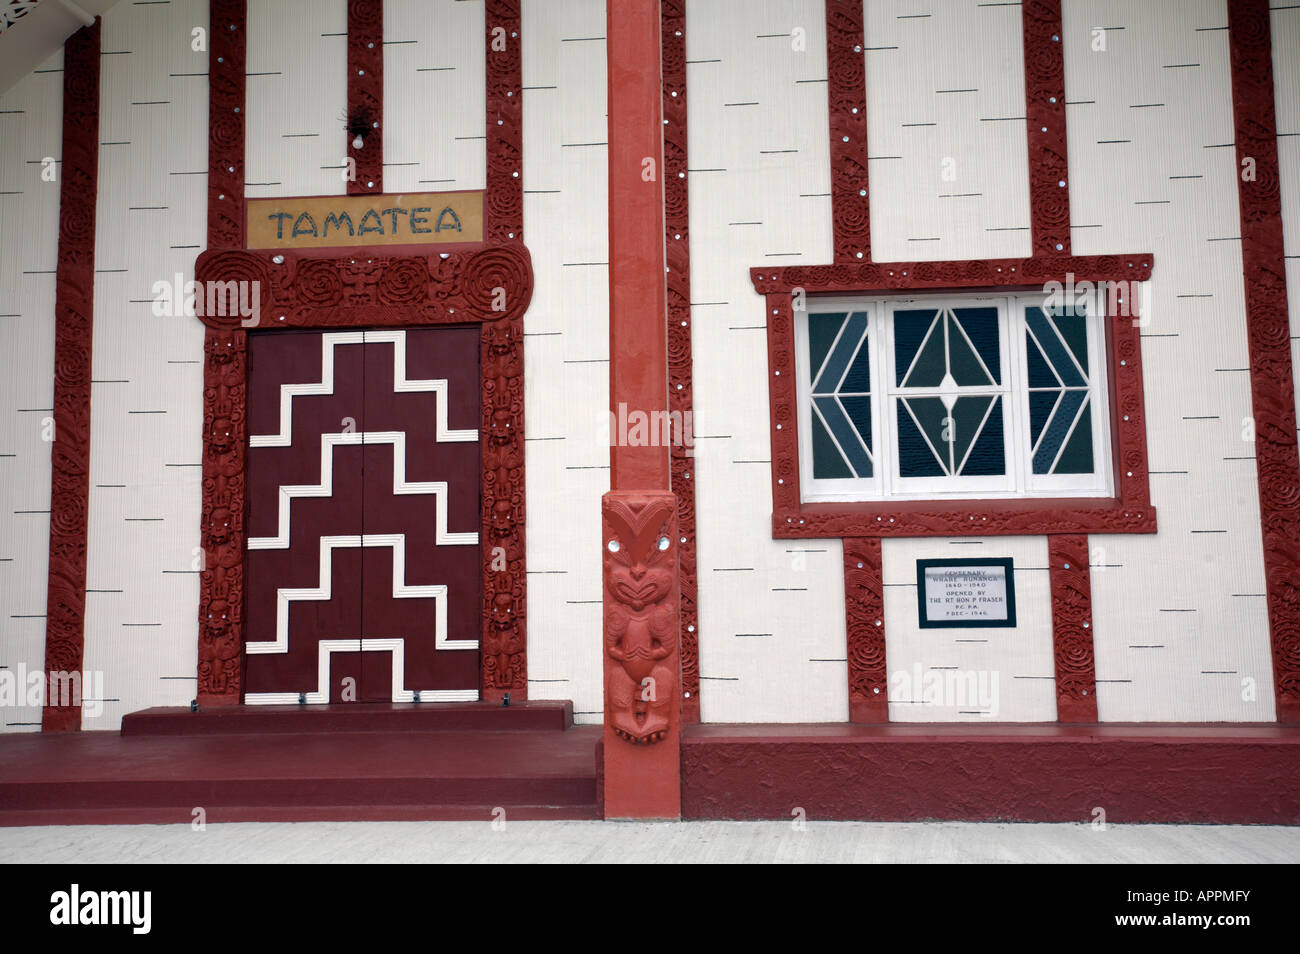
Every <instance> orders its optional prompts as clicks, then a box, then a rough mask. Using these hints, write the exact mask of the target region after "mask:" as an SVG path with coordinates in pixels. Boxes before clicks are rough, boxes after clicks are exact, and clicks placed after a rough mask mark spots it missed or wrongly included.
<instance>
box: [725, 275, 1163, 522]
mask: <svg viewBox="0 0 1300 954" xmlns="http://www.w3.org/2000/svg"><path fill="white" fill-rule="evenodd" d="M1153 261H1154V259H1153V257H1152V256H1150V255H1130V256H1057V257H1050V258H1049V257H1048V256H1044V255H1040V256H1035V257H1033V258H1022V259H992V260H976V261H958V262H871V263H858V264H853V265H848V264H844V265H810V266H803V265H799V266H793V267H788V268H770V267H767V268H753V269H751V270H750V276H751V278H752V279H753V282H754V288H755V290H756V291H758V292H759V293H760V294H765V295H766V296H767V342H768V371H769V379H768V394H769V401H770V405H771V407H770V416H771V438H772V505H773V513H772V535H773V536H774V537H778V538H782V537H785V538H802V537H926V536H995V535H1003V534H1013V535H1026V534H1028V535H1035V534H1050V533H1086V532H1098V533H1100V532H1104V533H1154V532H1155V530H1156V511H1155V508H1154V507H1152V506H1151V505H1150V498H1149V496H1148V493H1147V466H1146V459H1147V452H1146V434H1145V431H1144V429H1143V428H1142V420H1143V414H1142V404H1141V402H1142V361H1141V349H1140V347H1139V344H1140V342H1139V337H1138V335H1139V332H1138V329H1137V328H1136V327H1135V325H1134V320H1135V319H1133V318H1127V317H1116V318H1114V319H1113V320H1112V321H1111V322H1110V325H1111V330H1110V332H1109V334H1110V336H1111V338H1112V341H1113V347H1112V348H1111V362H1112V363H1111V369H1110V370H1111V375H1110V382H1111V383H1110V386H1111V388H1112V394H1113V395H1114V400H1113V401H1112V407H1114V408H1115V409H1116V413H1117V414H1121V416H1122V414H1127V415H1128V417H1129V420H1127V421H1122V422H1121V424H1120V426H1117V427H1116V428H1115V429H1114V435H1115V438H1114V439H1115V440H1116V442H1117V450H1116V453H1115V461H1116V486H1117V488H1118V494H1117V496H1116V497H1114V498H1105V499H1095V498H1073V499H1042V500H1033V501H1026V500H1015V499H1012V500H954V501H944V502H938V501H929V500H924V501H907V502H892V501H891V502H882V503H803V502H802V501H801V500H800V494H799V422H798V413H797V409H798V401H797V393H796V388H797V383H796V373H795V362H794V301H793V292H794V289H796V288H800V289H803V291H804V292H805V293H806V294H810V295H814V294H819V293H828V294H830V293H833V294H846V293H851V294H869V293H873V292H881V291H897V290H899V289H910V288H914V289H938V288H986V289H987V288H1017V287H1021V288H1025V287H1027V288H1035V287H1042V285H1043V283H1045V282H1047V281H1053V280H1062V279H1063V278H1064V277H1065V275H1066V274H1067V273H1073V274H1074V276H1075V281H1076V282H1082V281H1085V280H1087V281H1091V282H1094V283H1096V282H1105V281H1111V282H1113V281H1121V280H1125V281H1145V280H1147V279H1148V278H1150V275H1151V267H1152V263H1153ZM1116 302H1117V299H1116V298H1115V297H1114V295H1112V296H1111V313H1112V314H1115V311H1116ZM1121 465H1122V466H1121Z"/></svg>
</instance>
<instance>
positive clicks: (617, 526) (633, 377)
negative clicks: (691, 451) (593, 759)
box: [602, 0, 682, 818]
mask: <svg viewBox="0 0 1300 954" xmlns="http://www.w3.org/2000/svg"><path fill="white" fill-rule="evenodd" d="M606 18H607V20H606V26H607V29H606V37H607V39H606V48H607V56H608V75H609V95H608V109H609V209H610V217H609V355H610V368H609V381H610V393H609V405H610V411H611V412H612V413H613V415H615V416H621V415H624V414H626V415H627V416H628V417H629V418H630V417H631V416H632V415H634V414H635V415H646V417H645V419H646V420H650V421H657V420H665V419H670V418H669V417H668V414H667V411H668V345H667V338H666V335H665V333H664V328H665V325H664V322H665V320H666V314H667V290H666V288H665V277H664V276H665V271H664V267H665V262H664V190H663V181H662V170H663V153H664V134H663V119H662V110H663V102H662V94H663V90H662V72H661V68H660V46H659V31H660V10H659V3H658V0H620V2H619V3H611V4H609V5H608V7H607V12H606ZM612 430H613V432H612V433H611V435H610V438H611V440H610V451H609V459H610V487H611V490H610V492H609V493H608V494H606V495H605V497H604V500H603V501H602V518H603V519H602V525H603V529H604V539H603V541H602V546H603V548H604V549H603V551H602V552H603V554H604V573H603V576H604V594H603V596H604V600H605V617H604V630H605V633H604V654H605V655H604V669H605V735H604V746H603V756H602V757H603V759H604V786H605V792H604V794H605V814H606V816H607V817H613V818H679V817H681V768H680V746H679V739H678V734H679V726H680V721H681V718H680V706H681V700H680V694H681V691H682V690H681V675H680V671H679V667H680V665H681V662H680V656H679V652H678V639H679V631H678V626H679V618H678V617H679V614H680V597H681V594H680V590H681V585H680V581H679V579H678V548H679V546H680V537H679V535H678V532H677V498H676V497H675V496H674V495H673V493H672V492H671V491H670V490H669V487H670V480H671V476H670V468H669V451H670V444H671V440H672V435H671V434H670V435H663V434H659V433H656V434H654V435H651V436H649V439H647V440H641V439H639V438H637V439H629V440H626V441H624V442H623V443H619V433H618V432H619V430H621V429H617V428H615V429H612ZM636 433H638V434H640V433H641V432H640V431H637V432H636ZM665 437H666V438H667V439H664V438H665Z"/></svg>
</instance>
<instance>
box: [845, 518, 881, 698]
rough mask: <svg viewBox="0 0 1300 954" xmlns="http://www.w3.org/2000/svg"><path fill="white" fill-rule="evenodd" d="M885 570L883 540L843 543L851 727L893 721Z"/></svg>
mask: <svg viewBox="0 0 1300 954" xmlns="http://www.w3.org/2000/svg"><path fill="white" fill-rule="evenodd" d="M882 566H883V563H882V562H881V555H880V538H879V537H845V538H844V618H845V627H846V633H847V637H848V664H849V721H850V722H859V723H862V722H866V723H871V722H888V721H889V693H888V673H887V671H886V669H885V590H884V585H883V582H882V579H881V577H882Z"/></svg>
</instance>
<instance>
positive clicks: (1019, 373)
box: [794, 290, 1115, 503]
mask: <svg viewBox="0 0 1300 954" xmlns="http://www.w3.org/2000/svg"><path fill="white" fill-rule="evenodd" d="M805 304H806V308H805V309H803V310H799V311H796V312H795V322H794V338H795V371H796V377H797V382H798V388H797V392H798V415H799V486H800V496H801V497H802V500H803V502H805V503H827V502H872V501H874V502H884V501H898V500H972V499H976V500H978V499H992V500H1004V499H1033V498H1061V497H1079V498H1090V497H1092V498H1096V497H1113V496H1114V493H1115V490H1114V486H1115V475H1114V464H1113V460H1112V452H1111V440H1112V438H1111V426H1110V401H1111V395H1110V383H1109V380H1108V378H1107V365H1108V361H1107V357H1108V356H1107V345H1106V328H1105V318H1104V316H1102V315H1096V314H1092V313H1091V310H1090V311H1089V313H1088V314H1087V316H1086V321H1087V322H1088V366H1089V375H1088V390H1089V398H1088V408H1087V413H1089V415H1090V421H1091V424H1092V436H1093V441H1092V446H1093V468H1094V469H1093V472H1092V473H1091V474H1037V475H1036V474H1034V473H1033V455H1032V452H1031V447H1030V439H1029V387H1028V381H1027V376H1026V370H1027V367H1028V353H1027V347H1026V342H1025V328H1026V322H1025V309H1026V307H1032V306H1038V307H1042V306H1043V304H1044V295H1043V292H1042V291H1041V290H1038V291H1028V292H1023V291H1022V292H979V293H971V294H961V293H952V292H945V293H941V294H933V295H927V294H917V293H907V294H894V295H874V296H871V297H846V296H825V297H822V296H818V297H811V296H810V297H808V298H807V299H805ZM964 305H974V306H980V305H984V306H988V305H993V306H995V307H997V309H998V319H999V347H1000V349H1001V362H1002V375H1001V378H1002V380H1001V382H1000V385H998V386H996V387H990V388H989V390H990V391H1000V392H1001V393H1002V395H1003V399H1002V416H1003V421H1002V424H1003V439H1004V441H1005V445H1004V453H1005V458H1004V459H1005V460H1006V463H1007V474H1006V475H1005V476H1002V475H998V476H983V475H982V476H957V477H906V478H905V477H901V476H900V475H899V460H898V453H897V433H896V431H897V425H896V421H895V418H894V402H895V401H896V400H897V397H898V394H899V391H900V389H899V388H898V387H897V386H896V385H895V383H894V382H895V381H896V377H895V369H894V334H893V331H894V329H893V322H892V320H891V319H892V316H893V314H894V312H895V311H897V310H899V309H907V308H915V307H920V308H939V307H945V306H947V307H952V306H964ZM855 311H856V312H865V313H866V315H867V342H868V345H869V347H870V349H871V388H872V390H871V398H872V400H871V418H872V420H871V431H872V445H873V446H872V448H871V454H872V476H871V477H870V478H856V477H854V478H831V479H828V478H821V479H818V478H814V477H813V475H812V467H813V459H812V415H813V414H814V413H816V412H815V410H814V408H813V406H812V399H811V389H812V383H811V381H810V380H809V367H808V366H809V362H810V357H809V353H808V347H809V343H808V317H809V315H810V314H825V313H834V312H855ZM845 325H846V327H847V322H846V323H845ZM842 333H843V329H841V334H842ZM851 364H852V362H850V366H851ZM846 373H847V369H846ZM908 390H910V389H908ZM1067 442H1068V437H1067ZM1062 446H1064V445H1062Z"/></svg>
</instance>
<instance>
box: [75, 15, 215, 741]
mask: <svg viewBox="0 0 1300 954" xmlns="http://www.w3.org/2000/svg"><path fill="white" fill-rule="evenodd" d="M207 22H208V9H207V4H206V3H205V2H203V0H176V2H172V3H169V4H119V5H118V6H116V7H114V8H113V9H112V10H111V11H109V13H108V14H107V15H106V16H105V17H104V21H103V33H102V49H103V59H102V71H101V87H100V126H99V135H100V143H101V145H100V153H99V204H98V212H97V215H98V233H97V237H96V249H95V272H96V274H95V340H94V357H93V372H92V375H93V376H92V385H91V428H92V429H91V455H90V483H91V488H90V520H89V537H90V541H89V552H88V557H87V566H86V588H87V593H86V644H85V657H84V661H85V668H86V669H87V671H89V672H95V673H102V674H103V691H104V699H105V702H104V705H103V707H102V712H101V713H100V714H98V715H96V708H97V707H96V706H94V705H91V704H89V703H90V702H92V701H93V700H91V699H90V692H89V691H88V692H87V703H88V704H87V706H86V707H85V708H84V709H83V727H84V728H87V729H110V730H116V729H117V728H118V725H119V723H120V717H121V716H122V715H123V714H125V713H127V712H131V711H134V710H136V709H142V708H145V707H148V706H152V705H183V704H185V703H187V702H189V700H190V699H192V698H193V697H194V690H195V676H194V672H195V665H196V660H195V647H196V644H197V638H198V635H197V625H198V623H197V613H196V607H197V606H198V573H197V566H198V565H197V562H196V556H197V553H198V550H197V548H198V545H199V509H200V485H201V475H202V468H201V466H200V464H201V457H202V447H201V440H202V433H203V407H202V401H203V326H202V325H201V324H200V322H199V321H198V320H197V319H195V318H193V317H184V316H164V317H159V316H156V315H155V314H154V308H153V305H152V301H153V297H154V284H155V283H156V282H159V281H164V282H173V281H174V280H175V278H174V276H175V275H176V274H177V273H180V275H181V281H182V282H186V281H189V280H190V279H191V278H192V277H193V268H194V259H195V256H196V255H197V254H198V252H199V251H200V250H201V249H202V248H203V246H204V244H205V241H206V236H205V230H206V222H207V164H208V160H207V153H208V151H207V142H208V133H207V130H208V125H207V112H208V109H207V107H208V87H207V79H206V76H207V54H206V53H200V52H194V51H193V50H192V49H191V47H190V31H191V29H192V28H193V27H194V26H195V25H205V24H206V23H207Z"/></svg>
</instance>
